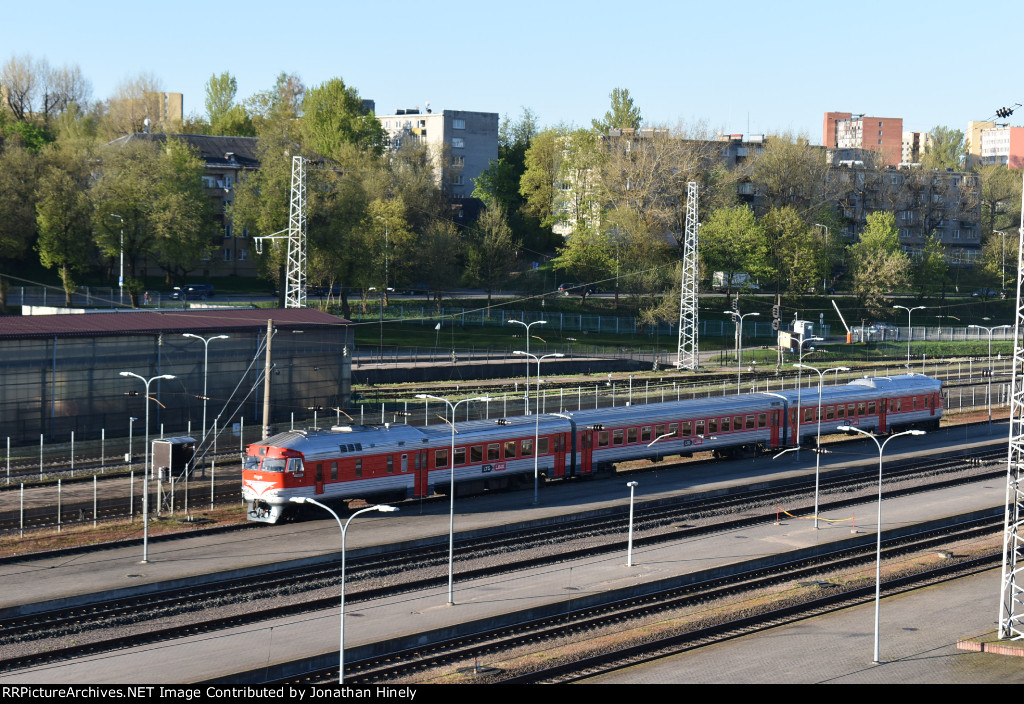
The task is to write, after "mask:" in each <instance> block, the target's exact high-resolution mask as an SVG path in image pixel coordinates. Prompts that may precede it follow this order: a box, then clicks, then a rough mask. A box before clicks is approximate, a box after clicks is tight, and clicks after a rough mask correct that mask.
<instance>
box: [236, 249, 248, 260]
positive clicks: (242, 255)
mask: <svg viewBox="0 0 1024 704" xmlns="http://www.w3.org/2000/svg"><path fill="white" fill-rule="evenodd" d="M238 261H240V262H247V261H249V250H248V249H240V250H238Z"/></svg>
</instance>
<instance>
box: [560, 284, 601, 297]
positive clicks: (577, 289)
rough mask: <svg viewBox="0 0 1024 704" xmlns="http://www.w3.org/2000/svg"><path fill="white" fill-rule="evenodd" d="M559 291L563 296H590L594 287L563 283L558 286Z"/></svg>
mask: <svg viewBox="0 0 1024 704" xmlns="http://www.w3.org/2000/svg"><path fill="white" fill-rule="evenodd" d="M558 292H559V293H560V294H562V295H563V296H589V295H590V294H591V293H593V289H591V288H590V286H587V285H586V284H562V285H561V286H559V287H558Z"/></svg>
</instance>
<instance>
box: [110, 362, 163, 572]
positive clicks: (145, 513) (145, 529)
mask: <svg viewBox="0 0 1024 704" xmlns="http://www.w3.org/2000/svg"><path fill="white" fill-rule="evenodd" d="M121 376H133V377H135V378H136V379H138V380H139V381H141V382H142V383H143V384H145V385H146V396H145V398H146V450H145V458H146V468H145V473H144V474H143V479H142V562H143V564H145V563H147V562H149V475H150V470H151V466H150V465H151V459H152V458H151V453H150V447H149V402H150V401H151V400H152V399H150V398H149V385H150V384H151V383H153V382H154V381H155V380H157V379H173V378H174V375H173V374H160V375H159V376H154V377H150V378H149V379H147V378H146V377H144V376H139V375H138V374H135V373H134V372H121Z"/></svg>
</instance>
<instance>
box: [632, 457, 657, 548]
mask: <svg viewBox="0 0 1024 704" xmlns="http://www.w3.org/2000/svg"><path fill="white" fill-rule="evenodd" d="M652 444H653V443H652ZM626 486H628V487H629V541H628V542H627V543H626V567H632V566H633V490H634V489H636V487H637V482H627V483H626Z"/></svg>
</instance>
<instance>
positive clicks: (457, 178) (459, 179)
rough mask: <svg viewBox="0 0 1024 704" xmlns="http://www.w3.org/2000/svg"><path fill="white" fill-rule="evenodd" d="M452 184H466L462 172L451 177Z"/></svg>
mask: <svg viewBox="0 0 1024 704" xmlns="http://www.w3.org/2000/svg"><path fill="white" fill-rule="evenodd" d="M452 185H453V186H464V185H466V181H465V179H464V178H463V176H462V174H459V175H458V176H455V177H453V178H452Z"/></svg>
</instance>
